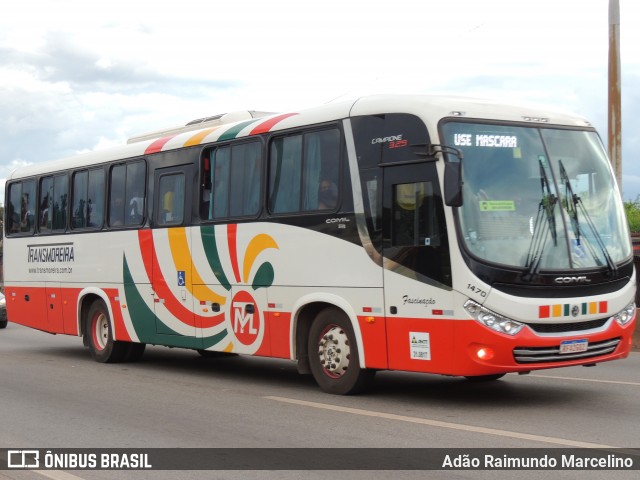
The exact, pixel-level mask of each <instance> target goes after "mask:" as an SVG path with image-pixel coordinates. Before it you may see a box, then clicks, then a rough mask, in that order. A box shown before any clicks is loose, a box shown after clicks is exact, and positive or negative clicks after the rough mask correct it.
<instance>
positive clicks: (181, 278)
mask: <svg viewBox="0 0 640 480" xmlns="http://www.w3.org/2000/svg"><path fill="white" fill-rule="evenodd" d="M184 285H185V275H184V270H178V286H179V287H184Z"/></svg>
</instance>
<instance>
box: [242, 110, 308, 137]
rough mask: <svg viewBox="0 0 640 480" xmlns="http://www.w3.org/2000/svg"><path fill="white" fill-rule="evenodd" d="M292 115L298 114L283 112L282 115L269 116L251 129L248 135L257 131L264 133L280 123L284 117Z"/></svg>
mask: <svg viewBox="0 0 640 480" xmlns="http://www.w3.org/2000/svg"><path fill="white" fill-rule="evenodd" d="M294 115H298V114H297V113H283V114H282V115H278V116H277V117H273V118H270V119H269V120H267V121H266V122H262V123H261V124H260V125H258V126H257V127H256V128H254V129H253V130H251V132H250V133H249V135H256V134H258V133H266V132H268V131H269V130H271V129H272V128H273V127H274V126H275V125H276V124H278V123H280V122H281V121H282V120H284V119H285V118H289V117H292V116H294Z"/></svg>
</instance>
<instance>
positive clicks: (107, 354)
mask: <svg viewBox="0 0 640 480" xmlns="http://www.w3.org/2000/svg"><path fill="white" fill-rule="evenodd" d="M86 322H87V323H86V329H85V334H86V335H87V338H88V340H89V341H88V344H89V352H91V356H92V357H93V359H94V360H95V361H96V362H100V363H115V362H120V361H122V360H123V359H124V357H125V355H126V354H127V353H128V344H127V343H126V342H119V341H116V340H114V339H113V331H112V326H111V320H110V318H109V311H108V310H107V306H106V305H105V303H104V302H103V301H102V300H96V301H94V302H93V303H92V304H91V307H90V308H89V312H88V313H87V318H86Z"/></svg>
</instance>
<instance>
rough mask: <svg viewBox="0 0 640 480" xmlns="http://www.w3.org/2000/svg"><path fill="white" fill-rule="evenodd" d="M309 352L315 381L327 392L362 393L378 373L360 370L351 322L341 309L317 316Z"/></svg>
mask: <svg viewBox="0 0 640 480" xmlns="http://www.w3.org/2000/svg"><path fill="white" fill-rule="evenodd" d="M308 352H309V365H310V368H311V373H312V374H313V378H314V379H315V380H316V382H317V383H318V385H319V386H320V388H321V389H322V390H324V391H325V392H327V393H332V394H334V395H351V394H354V393H359V392H362V391H363V390H365V389H366V388H367V387H369V386H370V385H371V383H372V381H373V377H374V375H375V370H367V369H363V368H360V365H359V356H358V343H357V342H356V340H355V334H354V333H353V328H352V327H351V322H350V321H349V318H348V317H347V316H346V315H345V313H344V312H342V311H341V310H339V309H337V308H326V309H324V310H322V311H321V312H320V313H319V314H318V315H317V316H316V318H315V320H314V321H313V324H312V325H311V329H310V331H309V342H308Z"/></svg>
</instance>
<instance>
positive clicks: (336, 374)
mask: <svg viewBox="0 0 640 480" xmlns="http://www.w3.org/2000/svg"><path fill="white" fill-rule="evenodd" d="M318 357H319V359H320V365H321V366H322V369H323V371H324V373H325V374H327V375H328V376H329V377H331V378H340V377H342V376H343V375H344V374H345V373H347V369H348V368H349V361H350V357H351V348H350V347H349V337H348V336H347V332H345V331H344V329H343V328H342V327H339V326H337V325H330V326H328V327H327V328H326V329H325V330H324V332H323V333H322V334H321V335H320V339H319V342H318Z"/></svg>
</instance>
